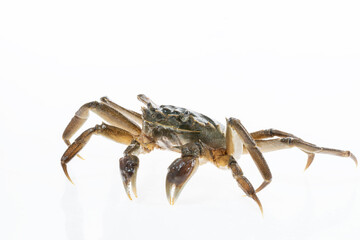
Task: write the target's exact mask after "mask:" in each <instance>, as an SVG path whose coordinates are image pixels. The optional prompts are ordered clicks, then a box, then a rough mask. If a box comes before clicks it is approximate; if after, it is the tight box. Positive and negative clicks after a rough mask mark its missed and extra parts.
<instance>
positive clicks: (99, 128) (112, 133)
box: [61, 123, 134, 183]
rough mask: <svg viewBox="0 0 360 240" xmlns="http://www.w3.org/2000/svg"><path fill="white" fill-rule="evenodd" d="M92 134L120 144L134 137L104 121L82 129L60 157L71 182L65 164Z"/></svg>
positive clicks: (126, 142)
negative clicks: (84, 129)
mask: <svg viewBox="0 0 360 240" xmlns="http://www.w3.org/2000/svg"><path fill="white" fill-rule="evenodd" d="M93 134H100V135H102V136H105V137H107V138H110V139H112V140H114V141H116V142H119V143H122V144H130V143H131V141H132V140H133V138H134V136H133V135H132V134H131V133H129V132H127V131H125V130H123V129H121V128H118V127H114V126H111V125H108V124H105V123H102V124H101V125H96V126H95V127H92V128H89V129H88V130H86V131H84V132H83V133H82V134H81V135H80V136H79V137H78V138H76V139H75V141H74V142H73V143H72V144H71V145H70V146H69V147H68V149H67V150H66V151H65V153H64V154H63V156H62V158H61V166H62V168H63V170H64V173H65V175H66V177H67V178H68V179H69V181H70V182H71V183H73V181H72V180H71V178H70V176H69V174H68V172H67V167H66V164H67V163H68V162H70V160H71V159H72V158H73V157H74V156H75V155H76V154H77V153H78V152H79V151H80V150H81V149H82V148H83V147H84V146H85V145H86V143H87V142H88V141H89V140H90V138H91V136H92V135H93Z"/></svg>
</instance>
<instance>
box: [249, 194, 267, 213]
mask: <svg viewBox="0 0 360 240" xmlns="http://www.w3.org/2000/svg"><path fill="white" fill-rule="evenodd" d="M251 198H252V199H254V201H255V202H256V203H257V205H258V206H259V208H260V211H261V215H262V216H263V217H264V210H263V207H262V204H261V202H260V200H259V198H258V197H257V196H256V195H253V196H251Z"/></svg>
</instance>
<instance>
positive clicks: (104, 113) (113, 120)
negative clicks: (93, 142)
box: [63, 101, 141, 146]
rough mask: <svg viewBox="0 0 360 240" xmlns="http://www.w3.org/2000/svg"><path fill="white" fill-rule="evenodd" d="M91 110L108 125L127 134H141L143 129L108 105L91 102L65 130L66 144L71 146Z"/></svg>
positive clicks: (76, 114) (76, 115)
mask: <svg viewBox="0 0 360 240" xmlns="http://www.w3.org/2000/svg"><path fill="white" fill-rule="evenodd" d="M89 110H91V111H93V112H94V113H96V114H97V115H99V116H100V117H101V118H103V119H104V120H105V121H107V122H108V123H110V124H112V125H114V126H116V127H118V128H122V129H124V130H126V131H127V132H129V133H131V134H133V135H135V136H137V135H139V134H140V132H141V129H140V128H139V126H137V125H136V124H135V123H133V122H132V121H131V120H129V119H128V118H127V117H125V116H124V115H123V114H121V113H120V112H119V111H117V110H116V109H114V108H112V107H110V106H109V105H107V104H104V103H99V102H96V101H94V102H89V103H86V104H84V105H83V106H81V107H80V109H79V110H78V111H77V112H76V113H75V116H74V117H73V118H72V119H71V121H70V123H69V124H68V125H67V127H66V128H65V130H64V133H63V139H64V141H65V143H66V144H67V145H68V146H69V145H70V138H71V137H72V136H73V135H74V134H75V133H76V132H77V130H79V129H80V127H81V126H82V125H83V124H84V123H85V121H86V120H87V118H88V117H89Z"/></svg>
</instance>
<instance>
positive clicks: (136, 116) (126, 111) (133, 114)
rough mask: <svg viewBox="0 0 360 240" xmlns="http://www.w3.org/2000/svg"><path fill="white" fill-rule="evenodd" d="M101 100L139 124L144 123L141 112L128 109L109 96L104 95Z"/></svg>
mask: <svg viewBox="0 0 360 240" xmlns="http://www.w3.org/2000/svg"><path fill="white" fill-rule="evenodd" d="M100 100H101V102H103V103H105V104H107V105H108V106H110V107H112V108H114V109H116V110H117V111H118V112H120V113H121V114H123V115H124V116H125V117H127V118H128V119H130V120H132V121H134V122H136V123H137V124H138V125H139V126H141V125H142V121H143V120H142V116H141V114H140V113H137V112H134V111H132V110H129V109H126V108H124V107H122V106H119V105H118V104H116V103H114V102H113V101H110V99H109V98H107V97H102V98H101V99H100Z"/></svg>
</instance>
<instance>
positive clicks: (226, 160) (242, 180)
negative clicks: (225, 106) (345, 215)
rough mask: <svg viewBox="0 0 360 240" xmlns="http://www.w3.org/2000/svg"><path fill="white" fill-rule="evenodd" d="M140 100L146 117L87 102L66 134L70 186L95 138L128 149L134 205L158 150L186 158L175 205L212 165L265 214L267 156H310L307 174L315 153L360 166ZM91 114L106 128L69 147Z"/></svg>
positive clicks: (170, 184)
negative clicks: (250, 172)
mask: <svg viewBox="0 0 360 240" xmlns="http://www.w3.org/2000/svg"><path fill="white" fill-rule="evenodd" d="M137 98H138V100H140V101H141V102H142V103H144V104H145V107H142V114H139V113H137V112H135V111H132V110H128V109H126V108H124V107H121V106H119V105H117V104H116V103H114V102H112V101H111V100H109V99H108V98H107V97H103V98H101V99H100V101H99V102H98V101H93V102H89V103H86V104H84V105H83V106H81V107H80V109H79V110H78V111H77V112H76V113H75V116H74V117H73V118H72V119H71V121H70V123H69V124H68V125H67V127H66V129H65V131H64V133H63V140H64V141H65V143H66V144H67V145H68V148H67V150H66V151H65V153H64V154H63V156H62V158H61V166H62V168H63V170H64V173H65V175H66V177H67V178H68V179H69V181H70V182H71V183H73V181H72V180H71V178H70V176H69V174H68V171H67V164H68V163H69V161H70V160H71V159H73V157H74V156H75V155H78V153H79V152H80V150H81V149H82V148H83V147H84V146H85V145H86V143H87V142H88V141H89V140H90V138H91V136H92V135H93V134H96V135H102V136H105V137H107V138H109V139H112V140H114V141H116V142H118V143H121V144H125V145H127V148H126V149H125V151H124V156H123V157H121V158H120V160H119V162H120V173H121V177H122V181H123V184H124V188H125V191H126V194H127V196H128V197H129V199H130V200H131V199H132V195H133V196H135V197H137V192H136V175H137V170H138V167H139V158H138V155H139V154H142V153H149V152H151V151H152V150H154V149H164V150H170V151H174V152H177V153H179V154H181V157H179V158H177V159H176V160H175V161H173V162H172V163H171V164H170V166H169V168H168V173H167V176H166V184H165V189H166V195H167V199H168V201H169V203H170V204H171V205H173V204H174V203H175V201H176V199H177V198H178V196H179V194H180V192H181V190H182V189H183V188H184V186H185V184H186V183H187V182H188V180H189V179H190V178H191V176H192V175H193V174H194V173H195V171H196V170H197V168H198V166H199V165H200V164H202V163H204V162H211V163H213V164H214V165H215V166H216V167H218V168H221V169H229V170H230V171H231V173H232V176H233V177H234V179H235V180H236V182H237V183H238V185H239V187H240V188H241V189H242V190H243V191H244V192H245V194H246V195H247V196H248V197H250V198H252V199H253V200H254V201H255V202H256V203H257V205H258V206H259V208H260V210H261V212H263V207H262V204H261V202H260V200H259V198H258V197H257V193H258V192H259V191H261V190H262V189H264V188H265V187H266V186H267V185H268V184H269V183H270V182H271V180H272V174H271V171H270V169H269V166H268V164H267V163H266V161H265V158H264V156H263V153H264V152H269V151H275V150H281V149H287V148H291V147H296V148H298V149H300V150H301V151H303V152H305V153H306V154H307V155H308V158H307V164H306V167H305V170H306V169H307V168H308V167H309V166H310V165H311V163H312V162H313V160H314V157H315V154H316V153H324V154H331V155H336V156H340V157H350V158H351V159H352V160H353V161H354V162H355V164H356V166H357V164H358V162H357V159H356V157H355V156H354V155H353V154H352V153H351V152H350V151H344V150H338V149H332V148H326V147H318V146H316V145H314V144H312V143H309V142H306V141H304V140H302V139H301V138H298V137H296V136H295V135H293V134H290V133H287V132H283V131H280V130H276V129H267V130H260V131H256V132H252V133H249V132H248V131H247V130H246V128H245V127H244V126H243V125H242V123H241V122H240V120H238V119H236V118H229V119H226V127H224V126H223V125H222V124H220V123H219V122H217V121H215V120H212V119H211V118H209V117H207V116H205V115H203V114H200V113H197V112H194V111H191V110H188V109H186V108H181V107H175V106H172V105H161V106H158V105H156V104H155V103H154V102H153V101H151V100H150V99H149V98H148V97H146V96H145V95H143V94H140V95H138V96H137ZM89 111H92V112H94V113H95V114H97V115H99V116H100V117H101V118H102V119H104V120H105V121H106V122H107V123H104V122H103V123H102V124H100V125H96V126H94V127H92V128H89V129H87V130H85V131H84V132H83V133H82V134H81V135H80V136H79V137H77V138H76V139H75V140H74V142H73V143H70V139H71V137H72V136H73V135H74V134H75V133H76V132H77V131H78V130H79V129H80V127H81V126H82V125H83V124H84V123H85V121H86V120H87V118H88V116H89ZM242 154H249V155H250V156H251V158H252V159H253V161H254V162H255V164H256V166H257V168H258V170H259V172H260V173H261V176H262V178H263V182H262V184H260V186H259V187H258V188H256V189H255V188H254V187H253V185H252V184H251V183H250V181H249V180H248V179H247V178H246V177H245V175H244V173H243V171H242V170H241V168H240V166H239V164H238V162H237V160H238V159H239V158H240V156H241V155H242ZM78 156H79V155H78ZM79 157H80V156H79Z"/></svg>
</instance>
